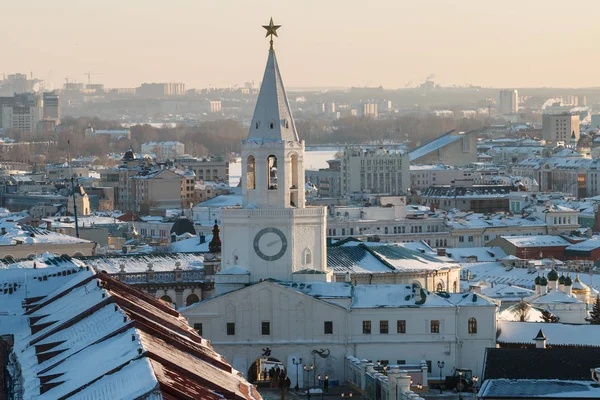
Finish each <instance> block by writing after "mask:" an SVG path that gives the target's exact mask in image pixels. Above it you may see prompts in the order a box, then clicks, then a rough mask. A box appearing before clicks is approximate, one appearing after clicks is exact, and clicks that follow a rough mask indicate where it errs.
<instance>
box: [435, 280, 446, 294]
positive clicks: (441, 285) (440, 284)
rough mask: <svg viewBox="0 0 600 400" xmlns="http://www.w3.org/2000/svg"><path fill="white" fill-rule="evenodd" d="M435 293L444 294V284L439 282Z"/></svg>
mask: <svg viewBox="0 0 600 400" xmlns="http://www.w3.org/2000/svg"><path fill="white" fill-rule="evenodd" d="M435 291H436V292H443V291H444V284H443V283H442V282H438V284H437V285H436V287H435Z"/></svg>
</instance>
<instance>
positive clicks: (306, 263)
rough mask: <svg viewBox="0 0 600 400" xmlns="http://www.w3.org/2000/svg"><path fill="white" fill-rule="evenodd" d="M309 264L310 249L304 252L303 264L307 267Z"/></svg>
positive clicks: (310, 258) (310, 259)
mask: <svg viewBox="0 0 600 400" xmlns="http://www.w3.org/2000/svg"><path fill="white" fill-rule="evenodd" d="M311 263H312V253H311V252H310V249H306V250H304V264H305V265H309V264H311Z"/></svg>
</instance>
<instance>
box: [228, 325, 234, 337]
mask: <svg viewBox="0 0 600 400" xmlns="http://www.w3.org/2000/svg"><path fill="white" fill-rule="evenodd" d="M233 335H235V322H228V323H227V336H233Z"/></svg>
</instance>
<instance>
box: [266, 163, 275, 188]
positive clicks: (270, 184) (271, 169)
mask: <svg viewBox="0 0 600 400" xmlns="http://www.w3.org/2000/svg"><path fill="white" fill-rule="evenodd" d="M267 176H268V179H267V188H268V189H269V190H277V157H275V156H274V155H270V156H269V157H267Z"/></svg>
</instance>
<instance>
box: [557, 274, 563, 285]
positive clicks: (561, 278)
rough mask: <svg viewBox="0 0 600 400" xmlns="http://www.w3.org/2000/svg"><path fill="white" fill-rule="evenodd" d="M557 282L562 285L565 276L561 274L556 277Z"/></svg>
mask: <svg viewBox="0 0 600 400" xmlns="http://www.w3.org/2000/svg"><path fill="white" fill-rule="evenodd" d="M558 283H559V284H560V285H564V284H565V276H564V275H561V276H560V278H558Z"/></svg>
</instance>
